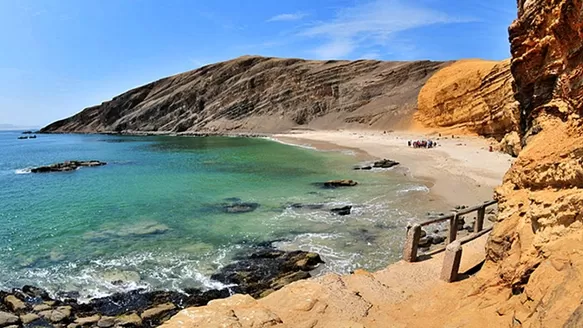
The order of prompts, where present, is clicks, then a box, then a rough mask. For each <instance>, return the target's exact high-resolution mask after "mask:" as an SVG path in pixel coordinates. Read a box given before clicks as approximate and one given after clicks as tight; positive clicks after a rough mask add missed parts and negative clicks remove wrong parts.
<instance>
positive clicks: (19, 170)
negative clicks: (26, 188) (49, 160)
mask: <svg viewBox="0 0 583 328" xmlns="http://www.w3.org/2000/svg"><path fill="white" fill-rule="evenodd" d="M31 172H32V171H31V169H30V168H25V169H18V170H14V173H15V174H29V173H31Z"/></svg>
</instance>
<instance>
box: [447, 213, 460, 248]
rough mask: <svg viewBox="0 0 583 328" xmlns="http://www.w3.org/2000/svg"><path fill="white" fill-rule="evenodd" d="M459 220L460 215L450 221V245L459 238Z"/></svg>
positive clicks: (448, 239) (448, 241)
mask: <svg viewBox="0 0 583 328" xmlns="http://www.w3.org/2000/svg"><path fill="white" fill-rule="evenodd" d="M457 218H458V215H457V214H455V215H454V216H453V218H451V219H450V220H449V234H448V237H447V243H448V244H451V243H453V242H454V241H455V239H456V238H457V226H458V223H457Z"/></svg>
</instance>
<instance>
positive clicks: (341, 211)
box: [330, 206, 352, 216]
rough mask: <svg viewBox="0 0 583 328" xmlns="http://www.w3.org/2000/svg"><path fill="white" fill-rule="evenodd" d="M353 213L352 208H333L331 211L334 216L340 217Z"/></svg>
mask: <svg viewBox="0 0 583 328" xmlns="http://www.w3.org/2000/svg"><path fill="white" fill-rule="evenodd" d="M351 211H352V206H344V207H339V208H333V209H331V210H330V212H332V213H333V214H336V215H340V216H345V215H350V213H351Z"/></svg>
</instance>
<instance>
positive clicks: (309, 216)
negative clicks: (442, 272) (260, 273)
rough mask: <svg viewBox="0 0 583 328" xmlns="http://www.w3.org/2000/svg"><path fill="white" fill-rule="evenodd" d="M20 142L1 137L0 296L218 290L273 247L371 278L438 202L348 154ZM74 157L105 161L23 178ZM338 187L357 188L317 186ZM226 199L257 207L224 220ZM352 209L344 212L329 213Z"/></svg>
mask: <svg viewBox="0 0 583 328" xmlns="http://www.w3.org/2000/svg"><path fill="white" fill-rule="evenodd" d="M18 135H19V133H18V132H0V149H1V150H2V152H1V155H0V224H2V229H1V230H0V289H8V288H12V287H21V286H22V285H24V284H33V285H37V286H40V287H44V288H46V289H48V290H49V291H51V292H56V291H79V292H80V293H81V295H82V297H95V296H101V295H105V294H109V293H112V292H116V291H123V290H127V289H132V288H138V287H142V288H147V289H175V290H180V289H182V288H186V287H204V288H212V287H220V284H218V283H216V282H213V281H211V280H210V279H209V278H208V277H209V276H210V275H211V274H212V273H213V272H215V271H216V270H217V268H219V267H221V266H223V265H225V264H228V263H229V262H230V261H232V257H233V255H234V254H235V253H237V252H240V251H245V250H246V249H247V248H251V247H253V245H256V244H257V243H260V242H266V241H274V240H277V241H278V242H277V243H276V245H277V246H278V247H280V248H282V249H290V250H291V249H303V250H310V251H316V252H319V253H320V254H322V255H323V257H324V259H325V261H326V262H327V263H326V265H325V266H324V267H323V270H322V271H323V272H329V271H333V272H338V273H346V272H349V271H351V270H354V269H356V268H365V269H369V270H375V269H379V268H382V267H384V266H385V265H387V264H388V263H391V262H394V261H396V260H398V258H399V256H400V253H401V249H400V248H401V243H402V241H403V237H404V227H405V226H406V224H407V222H409V221H416V220H420V219H422V218H423V217H424V216H425V213H426V212H427V211H428V209H429V207H431V209H432V210H435V209H436V206H437V203H436V202H429V197H430V196H429V195H428V192H427V188H426V187H425V186H423V185H422V184H420V183H419V182H415V181H412V180H410V179H409V178H408V177H407V176H405V175H404V174H403V173H404V171H402V169H397V170H379V171H369V172H360V171H353V170H352V166H353V165H354V164H356V163H357V162H358V159H357V158H356V157H355V156H354V155H351V154H349V153H346V152H319V151H315V150H312V149H305V148H300V147H294V146H289V145H284V144H280V143H276V142H273V141H270V140H266V139H250V138H228V137H208V138H189V137H131V136H103V135H39V136H38V138H37V139H31V140H17V137H18ZM74 159H75V160H90V159H95V160H101V161H105V162H108V165H107V166H104V167H97V168H82V169H79V170H77V171H75V172H67V173H48V174H31V173H28V172H27V169H28V168H30V167H34V166H39V165H46V164H51V163H55V162H62V161H66V160H74ZM339 178H350V179H355V180H357V181H359V182H360V184H359V185H358V186H357V187H354V188H347V189H335V190H324V189H320V188H318V187H317V186H314V185H312V183H313V182H321V181H326V180H330V179H339ZM229 198H238V199H240V200H241V201H243V202H254V203H258V204H260V207H259V208H258V209H257V210H255V211H253V212H250V213H240V214H231V213H224V212H223V211H221V210H220V209H221V204H222V203H227V202H228V201H227V200H225V199H229ZM292 203H302V204H320V205H323V206H324V208H322V209H317V208H312V209H309V208H295V207H293V206H290V204H292ZM347 204H350V205H353V206H354V209H353V214H351V215H350V216H345V217H339V216H334V215H332V214H330V213H329V211H328V210H327V209H329V208H331V207H334V206H342V205H347ZM429 205H430V206H429ZM437 207H439V206H437ZM437 209H438V210H439V208H437ZM116 280H123V281H124V283H123V284H114V283H113V282H114V281H116Z"/></svg>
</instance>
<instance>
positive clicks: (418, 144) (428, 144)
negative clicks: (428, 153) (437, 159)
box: [407, 140, 437, 148]
mask: <svg viewBox="0 0 583 328" xmlns="http://www.w3.org/2000/svg"><path fill="white" fill-rule="evenodd" d="M407 144H408V145H409V147H413V148H433V147H437V142H435V141H433V140H415V141H412V140H409V141H408V142H407Z"/></svg>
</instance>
